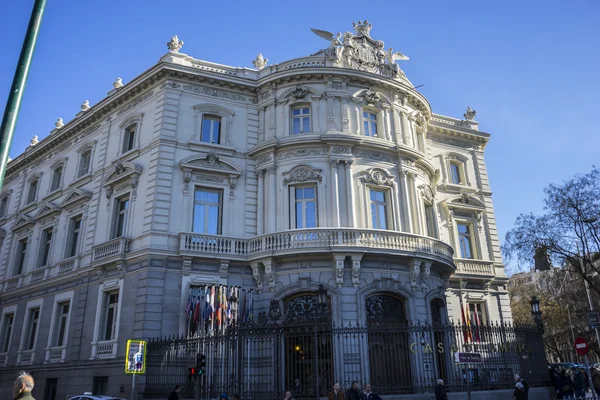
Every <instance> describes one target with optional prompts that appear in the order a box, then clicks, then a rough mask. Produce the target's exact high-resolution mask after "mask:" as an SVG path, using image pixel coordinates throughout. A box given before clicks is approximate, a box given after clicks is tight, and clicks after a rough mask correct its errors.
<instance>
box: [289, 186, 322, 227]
mask: <svg viewBox="0 0 600 400" xmlns="http://www.w3.org/2000/svg"><path fill="white" fill-rule="evenodd" d="M292 190H294V194H295V203H296V213H295V214H296V229H302V228H316V227H317V188H316V187H315V186H309V187H295V188H292Z"/></svg>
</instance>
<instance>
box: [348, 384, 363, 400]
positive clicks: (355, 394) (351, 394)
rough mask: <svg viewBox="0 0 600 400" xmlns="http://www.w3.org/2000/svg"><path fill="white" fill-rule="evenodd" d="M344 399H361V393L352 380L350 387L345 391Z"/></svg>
mask: <svg viewBox="0 0 600 400" xmlns="http://www.w3.org/2000/svg"><path fill="white" fill-rule="evenodd" d="M346 400H362V394H361V393H360V389H359V388H358V383H357V382H356V381H354V382H352V387H351V388H350V390H348V391H347V392H346Z"/></svg>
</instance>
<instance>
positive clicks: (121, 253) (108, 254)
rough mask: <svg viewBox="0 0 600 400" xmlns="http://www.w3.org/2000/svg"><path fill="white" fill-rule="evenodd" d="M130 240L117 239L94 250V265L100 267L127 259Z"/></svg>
mask: <svg viewBox="0 0 600 400" xmlns="http://www.w3.org/2000/svg"><path fill="white" fill-rule="evenodd" d="M129 241H130V240H129V239H127V238H123V237H120V238H116V239H112V240H109V241H108V242H104V243H102V244H100V245H98V246H94V247H93V248H92V265H94V266H98V265H103V264H109V263H111V262H115V261H120V260H124V259H125V254H127V251H128V250H129Z"/></svg>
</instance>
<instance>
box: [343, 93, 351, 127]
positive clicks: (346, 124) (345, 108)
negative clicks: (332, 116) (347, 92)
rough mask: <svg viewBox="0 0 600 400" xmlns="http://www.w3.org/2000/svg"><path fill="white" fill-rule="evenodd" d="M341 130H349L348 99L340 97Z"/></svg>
mask: <svg viewBox="0 0 600 400" xmlns="http://www.w3.org/2000/svg"><path fill="white" fill-rule="evenodd" d="M342 132H350V113H349V110H348V99H346V98H345V97H344V98H342Z"/></svg>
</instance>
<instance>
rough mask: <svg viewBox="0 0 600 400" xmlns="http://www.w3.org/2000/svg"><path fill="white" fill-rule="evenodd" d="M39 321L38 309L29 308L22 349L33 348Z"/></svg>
mask: <svg viewBox="0 0 600 400" xmlns="http://www.w3.org/2000/svg"><path fill="white" fill-rule="evenodd" d="M39 321H40V309H39V308H32V309H30V310H29V315H28V321H27V343H26V347H25V349H24V350H33V349H34V348H35V340H36V337H37V330H38V323H39Z"/></svg>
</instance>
